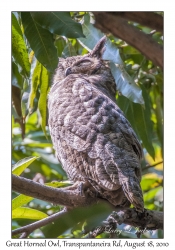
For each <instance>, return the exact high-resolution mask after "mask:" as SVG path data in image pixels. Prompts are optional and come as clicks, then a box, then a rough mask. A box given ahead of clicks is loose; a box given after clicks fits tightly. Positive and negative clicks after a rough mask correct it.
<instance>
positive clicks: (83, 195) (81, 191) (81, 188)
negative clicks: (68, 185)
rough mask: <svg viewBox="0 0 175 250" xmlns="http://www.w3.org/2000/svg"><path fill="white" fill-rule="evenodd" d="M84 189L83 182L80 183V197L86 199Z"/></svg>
mask: <svg viewBox="0 0 175 250" xmlns="http://www.w3.org/2000/svg"><path fill="white" fill-rule="evenodd" d="M83 188H84V187H83V182H80V184H79V186H78V191H79V194H80V196H82V197H85V193H84V190H83Z"/></svg>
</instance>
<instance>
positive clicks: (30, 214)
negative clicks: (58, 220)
mask: <svg viewBox="0 0 175 250" xmlns="http://www.w3.org/2000/svg"><path fill="white" fill-rule="evenodd" d="M46 217H48V215H47V214H45V213H43V212H40V211H38V210H36V209H31V208H27V207H18V208H16V209H14V210H13V211H12V219H16V218H19V219H31V220H41V219H44V218H46Z"/></svg>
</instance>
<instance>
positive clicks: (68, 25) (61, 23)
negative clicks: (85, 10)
mask: <svg viewBox="0 0 175 250" xmlns="http://www.w3.org/2000/svg"><path fill="white" fill-rule="evenodd" d="M31 16H32V17H33V18H34V20H35V21H36V22H37V23H38V24H40V25H41V26H42V27H43V28H45V29H48V30H49V31H50V32H51V33H55V34H58V35H63V36H66V37H69V38H77V37H84V34H83V32H82V27H81V24H80V23H77V22H75V21H74V20H72V18H71V16H70V13H69V12H31Z"/></svg>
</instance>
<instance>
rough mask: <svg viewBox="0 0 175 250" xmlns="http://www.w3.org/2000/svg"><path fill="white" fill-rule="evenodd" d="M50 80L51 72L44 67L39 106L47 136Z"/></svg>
mask: <svg viewBox="0 0 175 250" xmlns="http://www.w3.org/2000/svg"><path fill="white" fill-rule="evenodd" d="M49 80H50V74H49V72H48V71H47V69H46V68H44V67H42V73H41V86H40V98H39V101H38V108H39V111H40V114H41V121H40V124H41V127H42V130H43V132H44V134H45V136H46V137H47V134H46V119H47V94H48V88H49Z"/></svg>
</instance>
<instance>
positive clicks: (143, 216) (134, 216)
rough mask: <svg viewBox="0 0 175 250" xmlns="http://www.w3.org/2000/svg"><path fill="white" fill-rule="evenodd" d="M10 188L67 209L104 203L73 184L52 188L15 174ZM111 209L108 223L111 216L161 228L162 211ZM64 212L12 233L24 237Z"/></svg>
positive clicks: (126, 222) (145, 226)
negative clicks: (142, 211)
mask: <svg viewBox="0 0 175 250" xmlns="http://www.w3.org/2000/svg"><path fill="white" fill-rule="evenodd" d="M12 189H13V190H14V191H16V192H19V193H22V194H25V195H28V196H32V197H34V198H38V199H41V200H45V201H48V202H51V203H55V204H59V205H63V206H65V207H67V208H68V210H70V209H73V208H75V207H86V206H89V205H91V204H93V203H99V202H103V203H104V200H102V199H98V198H97V197H95V198H92V197H90V196H84V197H83V196H81V195H80V193H79V191H77V186H75V185H74V186H71V187H68V188H64V189H63V188H52V187H49V186H44V185H43V184H39V183H36V182H34V181H32V180H28V179H26V178H23V177H20V176H16V175H12ZM112 210H116V211H114V212H113V213H112V215H110V216H109V217H108V219H107V221H108V222H109V223H110V218H111V216H112V218H113V219H114V220H116V222H117V223H118V224H121V223H125V224H128V225H131V226H134V227H139V228H144V229H147V230H153V229H163V212H159V211H153V210H148V209H145V211H144V213H138V212H137V211H136V210H135V209H134V208H133V209H131V208H129V209H116V208H115V207H111V211H112ZM65 212H67V210H64V211H61V212H59V213H57V214H55V215H52V216H51V217H50V218H49V217H48V218H45V219H43V220H41V221H38V222H35V223H32V224H31V225H27V226H25V227H23V228H19V229H16V230H14V231H13V235H15V234H19V233H23V235H22V236H21V237H26V235H28V234H29V233H31V231H33V230H35V229H36V228H39V227H41V226H43V225H46V224H48V223H51V222H53V221H54V220H55V219H57V218H59V217H61V216H62V215H63V214H64V213H65ZM68 212H69V211H68ZM82 212H83V209H82Z"/></svg>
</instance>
